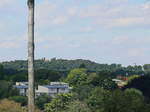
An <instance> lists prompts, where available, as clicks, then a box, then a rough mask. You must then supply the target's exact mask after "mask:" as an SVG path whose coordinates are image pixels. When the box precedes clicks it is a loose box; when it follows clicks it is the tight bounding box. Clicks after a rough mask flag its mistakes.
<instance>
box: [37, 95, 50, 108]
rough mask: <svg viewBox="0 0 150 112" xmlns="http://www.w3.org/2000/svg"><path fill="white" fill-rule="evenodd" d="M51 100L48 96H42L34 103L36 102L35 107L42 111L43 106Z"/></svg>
mask: <svg viewBox="0 0 150 112" xmlns="http://www.w3.org/2000/svg"><path fill="white" fill-rule="evenodd" d="M51 100H52V97H50V96H48V95H42V96H39V97H37V98H36V100H35V102H36V105H37V107H38V108H39V109H41V110H43V109H44V105H45V104H46V103H49V102H51Z"/></svg>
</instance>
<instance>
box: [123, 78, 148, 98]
mask: <svg viewBox="0 0 150 112" xmlns="http://www.w3.org/2000/svg"><path fill="white" fill-rule="evenodd" d="M148 85H150V76H149V75H146V76H141V77H139V78H135V79H133V80H132V81H130V82H129V83H128V85H126V86H125V87H124V89H126V88H136V89H138V90H140V91H141V92H142V93H143V95H144V96H145V97H147V98H148V99H150V86H148Z"/></svg>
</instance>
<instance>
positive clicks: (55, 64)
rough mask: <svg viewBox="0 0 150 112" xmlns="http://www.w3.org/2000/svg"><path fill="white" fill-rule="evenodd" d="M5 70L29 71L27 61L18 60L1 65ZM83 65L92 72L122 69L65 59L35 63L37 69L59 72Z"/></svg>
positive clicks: (119, 66)
mask: <svg viewBox="0 0 150 112" xmlns="http://www.w3.org/2000/svg"><path fill="white" fill-rule="evenodd" d="M1 64H2V65H3V66H4V68H5V69H17V70H26V69H27V61H25V60H16V61H10V62H2V63H1ZM81 65H85V67H86V68H87V69H88V70H90V71H101V70H110V69H111V70H116V69H119V68H121V65H120V64H111V65H108V64H99V63H95V62H92V61H90V60H83V59H76V60H65V59H56V58H53V59H51V60H45V59H39V60H36V61H35V67H36V69H49V70H57V71H68V70H71V69H73V68H78V67H80V66H81Z"/></svg>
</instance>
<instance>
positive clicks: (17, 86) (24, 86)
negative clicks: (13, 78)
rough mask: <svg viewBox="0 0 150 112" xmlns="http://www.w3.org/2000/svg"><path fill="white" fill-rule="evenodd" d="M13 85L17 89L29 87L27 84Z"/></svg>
mask: <svg viewBox="0 0 150 112" xmlns="http://www.w3.org/2000/svg"><path fill="white" fill-rule="evenodd" d="M13 87H14V88H17V89H28V86H26V85H14V86H13Z"/></svg>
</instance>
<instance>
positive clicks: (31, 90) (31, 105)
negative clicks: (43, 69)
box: [28, 0, 35, 112]
mask: <svg viewBox="0 0 150 112" xmlns="http://www.w3.org/2000/svg"><path fill="white" fill-rule="evenodd" d="M34 2H35V0H28V13H29V14H28V112H34V110H35V87H34Z"/></svg>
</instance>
